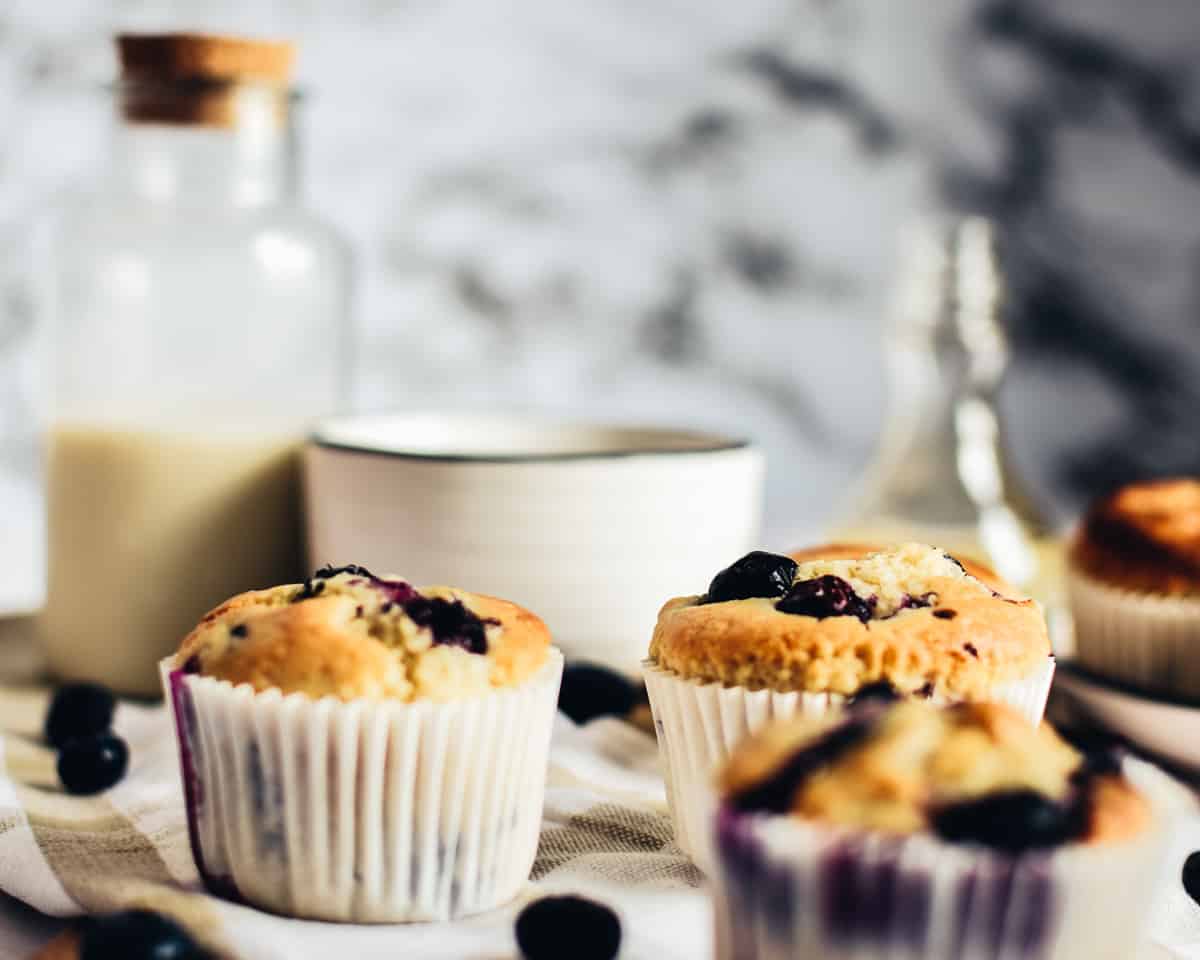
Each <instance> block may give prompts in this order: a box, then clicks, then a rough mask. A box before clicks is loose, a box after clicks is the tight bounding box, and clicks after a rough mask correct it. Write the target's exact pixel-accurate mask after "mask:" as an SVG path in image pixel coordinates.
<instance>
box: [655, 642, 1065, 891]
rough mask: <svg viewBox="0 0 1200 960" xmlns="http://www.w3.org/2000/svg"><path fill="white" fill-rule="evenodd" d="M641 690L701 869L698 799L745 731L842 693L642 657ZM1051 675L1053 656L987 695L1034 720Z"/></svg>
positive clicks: (821, 705)
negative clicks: (763, 685) (763, 683)
mask: <svg viewBox="0 0 1200 960" xmlns="http://www.w3.org/2000/svg"><path fill="white" fill-rule="evenodd" d="M642 669H643V675H644V676H645V678H646V692H647V694H648V695H649V697H650V709H651V711H652V713H653V714H654V726H655V732H656V733H657V735H658V748H659V755H660V757H661V759H662V767H663V773H664V775H665V777H666V782H667V804H668V806H669V807H670V810H671V819H672V821H673V822H674V825H675V840H676V842H677V843H678V844H679V846H680V847H681V848H682V849H683V851H684V852H685V853H686V854H687V855H688V856H690V857H691V858H692V860H694V861H695V862H696V864H697V865H698V866H700V867H701V868H702V869H707V866H708V864H709V863H710V862H711V851H710V849H709V847H710V844H709V841H708V835H709V832H708V824H707V818H706V813H705V809H704V798H705V797H706V796H707V794H708V792H709V790H710V789H711V787H712V778H713V775H714V773H715V771H716V770H717V769H718V768H719V767H720V766H721V765H722V764H723V763H724V762H725V760H727V759H728V757H729V755H730V753H731V752H732V750H733V749H734V748H735V747H736V746H737V745H738V744H739V743H740V742H741V741H742V740H743V739H745V738H746V737H747V736H749V735H750V734H752V733H756V732H757V731H758V730H760V729H762V728H763V727H764V726H766V725H767V724H768V723H770V722H771V721H773V720H783V719H787V718H789V717H793V716H797V715H800V716H821V715H822V714H825V713H828V712H830V711H831V710H839V709H841V707H842V705H843V704H844V703H845V702H846V697H844V696H842V695H841V694H837V693H805V692H791V693H778V692H776V691H774V690H749V689H747V688H745V687H725V686H722V685H721V684H719V683H698V682H696V681H694V680H688V679H685V678H683V677H680V676H679V675H678V674H677V673H674V672H673V671H670V670H664V669H662V668H660V667H658V666H657V665H656V664H655V663H654V662H653V661H651V660H646V661H643V662H642ZM1053 679H1054V658H1053V657H1047V659H1046V664H1045V666H1043V667H1041V668H1039V669H1038V670H1037V671H1035V672H1034V673H1033V674H1031V675H1030V676H1028V677H1026V678H1025V679H1023V680H1020V681H1016V682H1013V683H1007V684H1003V685H1000V686H997V688H996V689H995V691H994V692H993V698H994V699H996V700H1000V701H1003V702H1005V703H1009V704H1011V705H1012V706H1013V707H1015V708H1016V709H1018V710H1020V711H1021V712H1022V713H1023V714H1025V716H1027V717H1028V718H1029V719H1030V721H1031V722H1032V723H1040V722H1041V719H1042V713H1043V712H1044V711H1045V709H1046V697H1047V696H1048V695H1049V693H1050V683H1051V681H1052V680H1053Z"/></svg>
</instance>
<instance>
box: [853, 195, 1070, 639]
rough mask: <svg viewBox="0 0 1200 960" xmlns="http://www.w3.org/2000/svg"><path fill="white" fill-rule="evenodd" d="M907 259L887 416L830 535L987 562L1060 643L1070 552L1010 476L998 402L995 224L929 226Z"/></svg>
mask: <svg viewBox="0 0 1200 960" xmlns="http://www.w3.org/2000/svg"><path fill="white" fill-rule="evenodd" d="M904 254H905V262H904V264H903V268H904V269H903V272H902V274H901V278H900V279H901V286H900V290H899V292H898V293H899V296H898V298H897V303H896V308H897V309H896V313H895V316H894V318H893V322H892V324H891V327H890V329H889V332H888V338H887V341H886V347H885V349H886V360H887V363H888V370H889V378H890V384H889V386H890V402H889V409H888V417H887V419H886V420H885V423H884V428H883V432H882V435H881V439H880V443H879V449H878V451H877V452H876V455H875V458H874V460H873V461H872V462H871V463H870V464H869V465H868V467H867V470H866V472H865V474H864V477H863V480H862V482H861V483H860V484H859V486H858V488H857V490H856V491H855V492H854V494H853V496H852V497H851V499H850V504H849V507H848V508H847V510H846V511H845V513H844V514H843V516H842V517H841V519H840V521H838V522H837V523H836V524H835V525H834V527H833V529H832V530H831V531H830V535H831V536H832V537H833V538H835V539H838V540H851V541H862V542H870V543H881V542H882V543H887V542H896V541H905V540H918V541H923V542H926V543H931V544H935V545H937V546H940V547H944V548H945V549H947V550H949V551H951V552H952V553H958V554H961V555H963V556H966V557H971V558H974V559H976V560H980V561H982V562H984V563H987V564H989V565H990V566H991V567H992V568H993V569H995V570H996V571H997V572H999V573H1000V574H1001V575H1002V576H1004V577H1006V578H1007V579H1008V580H1009V581H1010V582H1012V583H1014V584H1016V585H1017V586H1019V587H1022V588H1024V589H1026V590H1029V591H1030V592H1031V593H1032V594H1033V595H1034V596H1036V597H1038V598H1039V599H1040V600H1042V601H1043V603H1044V604H1045V605H1046V607H1047V613H1048V615H1049V616H1050V619H1051V626H1052V629H1054V632H1055V633H1056V635H1059V636H1061V633H1062V629H1063V623H1062V618H1063V616H1064V614H1063V604H1062V603H1061V602H1060V598H1059V596H1058V592H1059V582H1058V581H1059V574H1060V571H1059V566H1060V564H1061V558H1060V556H1059V550H1058V547H1057V544H1056V543H1055V541H1054V540H1053V538H1051V537H1050V536H1049V535H1048V531H1046V530H1045V529H1044V527H1043V526H1042V524H1041V522H1040V520H1039V518H1038V517H1037V516H1036V514H1035V513H1034V511H1033V509H1032V508H1031V506H1030V504H1029V501H1028V500H1027V499H1026V497H1025V496H1024V495H1023V494H1022V492H1021V490H1020V488H1019V486H1018V484H1017V482H1016V480H1015V477H1014V475H1013V473H1012V471H1011V470H1010V469H1009V466H1008V461H1007V456H1006V453H1005V450H1004V445H1003V442H1002V441H1003V431H1002V429H1001V422H1000V415H999V412H998V410H997V407H996V402H995V396H996V391H997V389H998V387H999V386H1000V382H1001V379H1002V377H1003V374H1004V370H1005V368H1006V366H1007V363H1008V345H1007V341H1006V338H1005V334H1004V329H1003V326H1002V323H1001V317H1000V310H1001V302H1002V294H1003V277H1002V274H1001V271H1000V265H999V260H998V257H997V254H996V249H995V238H994V235H993V228H992V225H991V224H990V223H989V222H988V221H987V220H984V219H981V218H977V217H972V218H967V219H964V220H961V221H958V222H956V223H951V224H937V225H934V224H926V225H924V226H922V227H921V228H918V229H915V230H914V231H913V232H912V234H911V235H910V236H909V237H908V238H907V243H906V245H905V250H904Z"/></svg>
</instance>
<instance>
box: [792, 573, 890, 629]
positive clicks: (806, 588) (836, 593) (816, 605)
mask: <svg viewBox="0 0 1200 960" xmlns="http://www.w3.org/2000/svg"><path fill="white" fill-rule="evenodd" d="M775 609H776V610H779V611H781V612H783V613H794V614H799V615H801V616H805V617H816V618H817V619H818V620H824V619H825V618H826V617H857V618H858V619H859V620H861V621H862V622H863V623H866V622H867V621H868V620H870V619H871V615H872V614H873V613H874V612H875V605H874V604H873V603H872V602H871V601H869V600H864V599H863V598H862V597H860V596H859V595H858V594H857V593H855V592H854V588H853V587H852V586H850V584H848V583H847V582H846V581H845V580H843V579H842V578H841V577H835V576H833V575H832V574H826V575H825V576H823V577H814V578H813V579H812V580H801V581H800V582H799V583H797V584H795V585H794V586H793V587H792V589H791V590H789V591H788V593H787V596H785V597H784V598H783V599H782V600H780V601H779V602H778V603H777V604H775Z"/></svg>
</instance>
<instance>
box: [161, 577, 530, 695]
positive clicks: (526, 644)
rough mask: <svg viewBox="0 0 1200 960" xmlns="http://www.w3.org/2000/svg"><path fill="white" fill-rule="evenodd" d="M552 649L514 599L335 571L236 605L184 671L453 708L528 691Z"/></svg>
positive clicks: (215, 621)
mask: <svg viewBox="0 0 1200 960" xmlns="http://www.w3.org/2000/svg"><path fill="white" fill-rule="evenodd" d="M549 648H550V634H549V631H548V630H547V629H546V625H545V624H544V623H543V622H542V621H541V620H540V619H539V618H538V617H537V616H535V615H534V614H532V613H530V612H529V611H528V610H525V609H523V608H522V607H519V606H517V605H516V604H514V603H509V602H508V601H506V600H500V599H497V598H495V597H488V596H484V595H482V594H474V593H468V592H466V591H464V590H458V589H454V588H451V587H423V588H420V589H417V588H414V587H413V586H411V585H410V584H408V583H407V582H406V581H404V580H401V579H398V578H392V577H377V576H375V575H374V574H372V573H371V572H370V571H368V570H366V569H364V568H362V567H354V566H352V567H342V568H337V569H333V568H329V567H326V568H323V569H321V570H319V571H318V572H317V573H316V574H315V575H314V576H313V577H312V578H310V579H309V580H307V581H305V582H304V583H303V584H286V585H284V586H278V587H272V588H270V589H267V590H254V591H250V592H248V593H243V594H239V595H238V596H236V597H233V598H232V599H230V600H227V601H226V602H225V603H223V604H221V605H220V606H219V607H217V608H216V609H214V610H212V611H211V612H209V613H208V614H206V615H205V617H204V618H203V620H201V622H200V624H199V625H198V626H197V627H196V628H195V629H194V630H192V632H191V633H190V634H188V636H187V637H186V638H185V639H184V641H183V644H182V646H181V647H180V649H179V652H178V653H177V654H176V658H175V663H176V666H177V667H179V668H180V669H182V670H184V671H186V672H193V673H200V674H202V675H204V676H209V677H215V678H217V679H221V680H227V681H229V682H230V683H233V684H235V685H236V684H240V683H246V684H249V685H250V686H251V687H253V688H254V689H255V690H258V691H262V690H268V689H272V688H278V689H280V690H281V691H283V692H284V693H285V694H287V693H297V692H298V693H304V694H307V695H308V696H310V697H313V698H320V697H324V696H334V697H337V698H339V699H341V700H344V701H349V700H353V699H356V698H358V697H365V698H368V699H395V700H402V701H410V700H417V699H426V700H433V701H448V700H455V699H459V698H462V697H467V696H473V695H477V694H482V693H486V692H488V691H489V690H493V689H496V688H501V687H512V686H516V685H518V684H520V683H522V682H523V681H525V680H527V679H529V678H530V677H532V676H533V675H534V674H535V673H537V671H538V670H539V669H541V667H542V665H543V664H544V663H545V662H546V659H547V652H548V650H549Z"/></svg>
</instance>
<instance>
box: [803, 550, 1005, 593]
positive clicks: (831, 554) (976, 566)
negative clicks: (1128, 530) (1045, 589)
mask: <svg viewBox="0 0 1200 960" xmlns="http://www.w3.org/2000/svg"><path fill="white" fill-rule="evenodd" d="M888 549H889V545H888V544H886V543H822V544H817V545H816V546H812V547H803V548H801V549H799V550H792V551H791V552H790V553H788V556H789V557H791V558H792V559H793V560H795V561H796V562H798V563H799V562H803V561H807V560H820V559H825V560H851V559H855V558H858V557H865V556H867V555H868V554H872V553H879V552H881V551H886V550H888ZM954 559H955V560H957V561H958V562H959V563H960V564H962V568H963V570H965V571H966V572H967V573H969V574H970V575H971V576H973V577H974V578H975V579H976V580H978V581H980V582H981V583H984V584H986V585H987V586H989V587H991V588H992V589H993V590H995V591H996V592H997V593H999V594H1002V595H1003V596H1006V597H1011V598H1013V599H1018V600H1023V599H1025V597H1027V596H1028V594H1027V593H1025V591H1023V590H1021V589H1020V588H1019V587H1016V586H1014V585H1013V584H1012V583H1009V581H1007V580H1005V579H1004V577H1002V576H1000V574H998V573H997V572H996V571H995V570H993V569H992V568H991V567H989V566H988V565H987V564H984V563H980V562H979V561H978V560H972V559H970V558H969V557H964V556H956V557H955V558H954Z"/></svg>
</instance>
